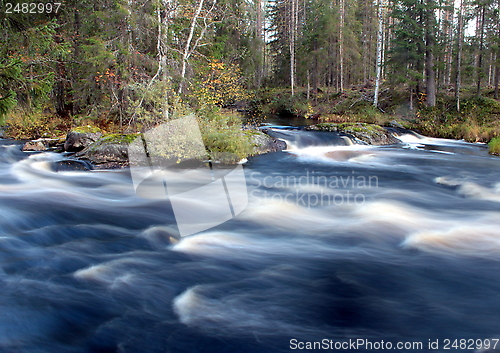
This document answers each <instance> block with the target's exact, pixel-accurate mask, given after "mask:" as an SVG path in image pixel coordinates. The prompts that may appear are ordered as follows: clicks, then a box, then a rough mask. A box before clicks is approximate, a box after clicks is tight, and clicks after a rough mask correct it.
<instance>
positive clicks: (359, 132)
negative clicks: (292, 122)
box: [305, 123, 400, 145]
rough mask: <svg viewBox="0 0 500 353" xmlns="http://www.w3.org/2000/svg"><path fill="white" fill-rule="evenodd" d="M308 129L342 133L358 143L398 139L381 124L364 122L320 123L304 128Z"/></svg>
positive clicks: (386, 142) (387, 141)
mask: <svg viewBox="0 0 500 353" xmlns="http://www.w3.org/2000/svg"><path fill="white" fill-rule="evenodd" d="M305 129H306V130H310V131H332V132H339V133H344V134H346V135H349V136H351V137H352V140H353V141H354V142H355V143H358V144H367V145H392V144H396V143H399V142H400V141H399V140H398V139H397V138H395V137H394V136H393V135H392V133H391V132H390V131H388V130H387V129H385V128H383V127H382V126H379V125H375V124H366V123H341V124H335V123H322V124H317V125H311V126H308V127H306V128H305Z"/></svg>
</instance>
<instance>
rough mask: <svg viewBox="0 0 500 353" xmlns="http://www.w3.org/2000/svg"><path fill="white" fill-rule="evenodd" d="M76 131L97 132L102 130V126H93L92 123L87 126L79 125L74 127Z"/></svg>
mask: <svg viewBox="0 0 500 353" xmlns="http://www.w3.org/2000/svg"><path fill="white" fill-rule="evenodd" d="M72 131H74V132H79V133H83V134H86V133H97V132H102V130H101V129H100V128H98V127H97V126H92V125H85V126H78V127H76V128H74V129H72Z"/></svg>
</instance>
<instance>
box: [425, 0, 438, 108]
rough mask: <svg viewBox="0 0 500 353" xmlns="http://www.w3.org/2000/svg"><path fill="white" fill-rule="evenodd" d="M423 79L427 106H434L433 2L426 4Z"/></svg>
mask: <svg viewBox="0 0 500 353" xmlns="http://www.w3.org/2000/svg"><path fill="white" fill-rule="evenodd" d="M427 7H428V9H427V21H426V22H427V24H426V27H427V28H426V37H427V38H426V47H425V79H426V93H427V105H428V106H429V107H434V106H436V71H435V70H434V23H435V21H434V1H432V0H430V1H428V2H427Z"/></svg>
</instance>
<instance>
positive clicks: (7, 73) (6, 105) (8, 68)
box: [0, 59, 21, 124]
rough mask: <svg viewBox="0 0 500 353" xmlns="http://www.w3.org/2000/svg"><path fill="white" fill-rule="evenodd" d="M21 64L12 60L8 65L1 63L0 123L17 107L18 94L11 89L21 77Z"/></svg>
mask: <svg viewBox="0 0 500 353" xmlns="http://www.w3.org/2000/svg"><path fill="white" fill-rule="evenodd" d="M20 66H21V62H20V61H19V60H15V59H14V60H13V59H11V60H10V61H9V62H7V63H5V64H4V63H0V123H2V124H3V121H4V120H3V119H4V118H5V116H6V115H7V113H8V112H9V111H10V110H11V109H12V108H14V107H15V106H16V104H17V100H16V93H15V92H14V91H13V90H12V89H10V87H11V86H12V83H13V82H14V81H17V80H19V79H20V77H21V67H20Z"/></svg>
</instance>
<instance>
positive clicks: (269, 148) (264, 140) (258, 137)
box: [252, 130, 286, 155]
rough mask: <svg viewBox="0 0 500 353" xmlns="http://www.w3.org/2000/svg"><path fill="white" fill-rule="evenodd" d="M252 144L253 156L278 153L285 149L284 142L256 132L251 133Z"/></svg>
mask: <svg viewBox="0 0 500 353" xmlns="http://www.w3.org/2000/svg"><path fill="white" fill-rule="evenodd" d="M252 143H253V144H254V153H253V155H258V154H264V153H269V152H278V151H283V150H284V149H286V142H285V141H282V140H278V139H275V138H274V137H271V136H269V135H267V134H265V133H264V132H261V131H258V130H253V131H252Z"/></svg>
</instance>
